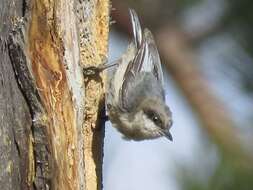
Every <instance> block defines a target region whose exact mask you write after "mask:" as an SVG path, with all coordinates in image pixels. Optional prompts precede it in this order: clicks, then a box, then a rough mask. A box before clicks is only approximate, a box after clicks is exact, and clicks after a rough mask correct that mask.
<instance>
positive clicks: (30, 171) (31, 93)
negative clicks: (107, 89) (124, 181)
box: [0, 0, 109, 190]
mask: <svg viewBox="0 0 253 190" xmlns="http://www.w3.org/2000/svg"><path fill="white" fill-rule="evenodd" d="M0 11H1V15H0V23H1V27H0V35H1V36H0V57H1V64H0V115H1V117H0V125H1V128H0V137H1V138H0V147H1V149H0V158H1V160H0V185H1V189H22V190H23V189H61V190H64V189H84V190H95V189H101V187H102V156H103V136H104V128H103V127H102V125H103V123H102V122H100V120H99V118H101V117H100V114H102V110H103V107H104V87H103V82H104V76H103V75H102V74H101V75H100V76H96V77H95V78H90V77H89V78H84V77H83V73H82V67H84V66H87V65H89V66H90V65H97V64H101V63H103V62H104V61H105V58H106V56H107V43H108V31H109V29H108V23H109V2H108V0H101V1H96V0H92V1H90V0H83V1H78V0H58V1H45V0H37V1H35V0H26V1H25V0H24V1H18V0H16V1H8V2H7V1H2V2H0Z"/></svg>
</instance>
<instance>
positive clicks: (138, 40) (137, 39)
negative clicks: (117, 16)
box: [129, 9, 143, 49]
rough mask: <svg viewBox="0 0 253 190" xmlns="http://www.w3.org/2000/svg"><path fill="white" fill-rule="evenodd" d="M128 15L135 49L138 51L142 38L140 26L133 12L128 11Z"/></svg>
mask: <svg viewBox="0 0 253 190" xmlns="http://www.w3.org/2000/svg"><path fill="white" fill-rule="evenodd" d="M129 13H130V16H131V23H132V28H133V35H134V42H135V46H136V48H137V49H139V48H140V46H141V43H142V38H143V37H142V29H141V24H140V21H139V18H138V16H137V13H136V12H135V10H133V9H129Z"/></svg>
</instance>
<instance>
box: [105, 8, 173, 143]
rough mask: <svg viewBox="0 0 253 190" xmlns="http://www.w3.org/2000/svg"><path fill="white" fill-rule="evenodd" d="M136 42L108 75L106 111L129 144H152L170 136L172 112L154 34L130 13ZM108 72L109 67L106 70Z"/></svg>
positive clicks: (131, 10) (132, 11)
mask: <svg viewBox="0 0 253 190" xmlns="http://www.w3.org/2000/svg"><path fill="white" fill-rule="evenodd" d="M129 13H130V18H131V24H132V34H133V40H132V41H131V42H130V43H129V45H128V48H127V50H126V52H125V53H124V54H123V55H122V56H121V57H120V58H119V59H118V60H117V61H116V62H114V63H113V64H108V65H107V66H106V68H107V67H111V66H115V65H117V67H114V69H113V70H112V71H111V72H107V84H106V110H107V113H108V117H109V120H110V121H111V123H112V126H113V127H115V128H116V129H117V130H118V131H119V132H120V133H122V135H123V138H124V139H126V140H134V141H141V140H148V139H156V138H159V137H166V138H167V139H169V140H170V141H172V140H173V138H172V135H171V133H170V128H171V127H172V124H173V120H172V112H171V110H170V108H169V106H167V105H166V103H165V90H164V81H163V71H162V66H161V61H160V56H159V52H158V49H157V46H156V43H155V40H154V37H153V35H152V33H151V31H150V30H149V29H147V28H144V30H143V29H142V28H141V24H140V21H139V18H138V16H137V13H136V12H135V10H133V9H129ZM104 68H105V67H104Z"/></svg>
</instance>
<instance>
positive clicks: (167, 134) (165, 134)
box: [163, 130, 173, 141]
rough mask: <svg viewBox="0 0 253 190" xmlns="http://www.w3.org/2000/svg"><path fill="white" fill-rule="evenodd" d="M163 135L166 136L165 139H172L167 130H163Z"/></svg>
mask: <svg viewBox="0 0 253 190" xmlns="http://www.w3.org/2000/svg"><path fill="white" fill-rule="evenodd" d="M163 134H164V136H165V137H166V138H167V139H169V140H170V141H173V137H172V135H171V133H170V132H169V130H168V131H164V133H163Z"/></svg>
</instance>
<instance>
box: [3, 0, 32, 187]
mask: <svg viewBox="0 0 253 190" xmlns="http://www.w3.org/2000/svg"><path fill="white" fill-rule="evenodd" d="M22 10H23V1H20V0H13V1H1V2H0V13H1V14H0V187H1V189H3V190H13V189H15V190H19V189H28V188H29V176H28V173H29V169H30V167H31V165H30V163H31V162H30V161H29V154H30V152H29V150H31V149H30V148H29V146H30V144H31V138H30V137H31V125H32V120H31V115H30V113H29V108H28V106H27V104H26V101H25V99H24V97H23V95H22V93H21V91H20V89H19V87H18V84H17V81H16V80H15V74H14V71H13V68H12V65H11V61H10V58H9V55H8V53H9V52H8V47H7V39H8V35H9V32H10V31H11V28H12V25H13V24H15V22H16V21H17V20H18V19H19V18H20V17H22V14H23V11H22Z"/></svg>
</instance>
